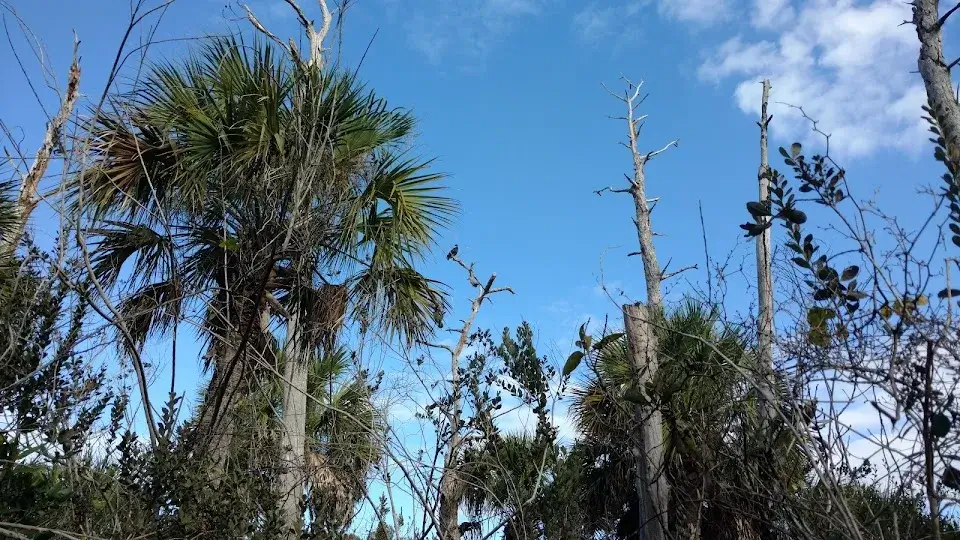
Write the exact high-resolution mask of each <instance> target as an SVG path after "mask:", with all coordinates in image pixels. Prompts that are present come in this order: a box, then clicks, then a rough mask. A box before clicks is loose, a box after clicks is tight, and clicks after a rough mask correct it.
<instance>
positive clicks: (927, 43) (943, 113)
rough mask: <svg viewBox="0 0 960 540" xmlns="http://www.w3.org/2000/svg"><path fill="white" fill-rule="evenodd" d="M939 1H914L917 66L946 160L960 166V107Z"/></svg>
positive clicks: (944, 18)
mask: <svg viewBox="0 0 960 540" xmlns="http://www.w3.org/2000/svg"><path fill="white" fill-rule="evenodd" d="M939 9H940V2H939V0H914V2H913V24H914V26H915V27H916V29H917V37H918V38H919V39H920V54H919V57H918V59H917V67H918V68H919V71H920V76H921V77H922V78H923V85H924V88H925V89H926V91H927V101H928V102H929V105H930V108H931V109H932V111H933V116H934V118H935V119H936V121H937V123H938V124H939V125H940V130H941V132H942V133H941V134H942V135H943V138H944V141H945V143H946V145H945V146H946V149H947V157H948V158H949V159H950V161H952V162H953V163H954V165H960V104H958V103H957V97H956V95H955V94H954V89H953V83H952V81H951V80H950V68H949V67H948V64H947V61H946V58H945V57H944V55H943V34H942V29H943V24H944V23H945V22H946V18H947V17H948V16H949V15H944V16H943V18H941V16H940V11H939Z"/></svg>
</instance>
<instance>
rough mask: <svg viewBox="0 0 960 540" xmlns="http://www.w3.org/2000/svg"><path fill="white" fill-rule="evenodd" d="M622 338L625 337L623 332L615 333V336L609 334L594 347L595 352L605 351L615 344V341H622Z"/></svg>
mask: <svg viewBox="0 0 960 540" xmlns="http://www.w3.org/2000/svg"><path fill="white" fill-rule="evenodd" d="M621 337H623V332H615V333H613V334H607V335H605V336H603V338H602V339H601V340H600V341H598V342H597V343H596V344H595V345H594V346H593V348H594V350H597V351H600V350H603V348H604V347H606V346H607V345H609V344H611V343H613V342H614V341H617V340H618V339H620V338H621Z"/></svg>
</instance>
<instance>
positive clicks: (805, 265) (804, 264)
mask: <svg viewBox="0 0 960 540" xmlns="http://www.w3.org/2000/svg"><path fill="white" fill-rule="evenodd" d="M790 260H792V261H793V264H795V265H797V266H799V267H800V268H810V263H808V262H807V260H806V259H804V258H803V257H794V258H793V259H790Z"/></svg>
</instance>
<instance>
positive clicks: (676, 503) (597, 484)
mask: <svg viewBox="0 0 960 540" xmlns="http://www.w3.org/2000/svg"><path fill="white" fill-rule="evenodd" d="M656 331H657V333H658V338H659V354H660V359H661V363H660V371H659V373H658V376H657V377H656V379H655V380H654V381H653V384H652V386H651V387H650V388H646V389H643V392H644V394H645V395H646V396H647V397H648V398H651V397H652V398H653V399H656V400H658V402H659V403H660V404H661V410H662V411H663V415H664V440H665V443H666V445H667V447H668V448H670V451H669V452H668V462H667V467H668V471H667V474H669V475H670V478H671V485H672V486H673V487H674V490H673V500H672V501H671V506H672V507H673V513H674V514H679V515H678V516H677V518H678V519H679V520H680V521H681V522H685V523H686V522H688V521H689V519H690V517H689V516H685V515H684V513H685V512H686V511H687V510H690V509H691V508H693V509H696V508H698V507H699V506H700V504H701V502H702V500H703V499H704V498H708V497H709V495H708V494H705V493H699V492H700V491H701V486H702V482H703V481H704V480H705V479H707V478H708V477H709V476H710V475H712V474H722V473H718V472H717V471H716V470H715V469H714V470H712V471H711V470H708V469H709V467H711V466H713V467H715V466H716V464H717V463H719V462H721V461H723V458H721V457H720V456H717V455H714V454H713V453H714V452H717V451H718V450H720V449H724V448H728V445H729V443H730V439H729V438H728V437H729V435H730V433H731V431H732V430H735V429H736V426H735V424H736V422H738V419H742V418H743V417H744V415H746V414H748V411H749V409H750V408H751V407H752V405H751V400H752V399H753V397H752V395H751V392H750V391H749V388H747V387H746V384H745V379H744V378H743V377H742V376H741V373H742V372H743V370H751V369H752V368H753V365H752V363H753V360H752V358H751V356H750V355H748V354H746V352H747V351H746V345H745V342H744V340H743V339H742V337H741V336H740V335H739V333H738V332H736V331H735V330H733V329H731V328H729V327H726V326H720V325H719V324H718V321H717V317H716V314H715V313H713V312H711V310H710V309H708V308H707V307H705V306H703V305H702V304H699V303H696V302H693V301H688V302H687V303H685V304H684V305H683V306H682V307H681V308H679V309H678V310H676V311H674V312H672V313H669V314H668V315H667V316H666V317H664V318H663V320H662V321H661V323H660V324H658V325H657V328H656ZM590 367H591V370H592V372H591V374H590V375H589V376H588V378H587V381H586V384H585V385H584V386H582V387H581V388H579V389H577V390H576V391H575V395H574V401H573V403H572V405H571V411H572V413H573V416H574V419H575V422H576V425H577V429H578V431H579V435H580V445H581V448H580V451H581V452H582V453H583V456H584V465H585V467H584V469H585V472H584V474H585V480H584V483H585V489H586V493H585V494H584V496H585V498H586V500H587V501H588V502H587V504H586V507H588V508H591V509H595V511H596V515H595V516H590V518H591V519H594V520H596V522H597V523H599V524H601V526H605V527H607V528H610V529H613V528H615V529H616V532H617V535H618V536H620V537H629V536H634V535H635V534H636V531H637V527H638V523H637V522H636V519H637V507H636V501H635V500H634V499H635V491H634V489H633V487H632V486H633V474H634V473H633V470H634V457H633V455H632V453H631V440H630V436H631V435H630V434H631V433H632V432H633V427H634V425H635V423H636V418H635V416H634V410H633V407H634V404H633V403H632V402H631V401H630V400H629V399H628V397H631V396H629V395H628V394H627V392H628V391H630V392H632V391H633V390H631V388H632V387H633V381H634V377H633V370H632V367H631V364H630V361H629V356H628V351H627V345H626V340H625V339H624V338H622V337H621V338H620V339H618V340H615V341H613V342H611V343H609V344H608V345H607V346H606V347H605V348H604V349H603V350H601V351H600V352H599V354H598V356H597V358H596V359H595V361H593V362H592V363H591V366H590ZM736 453H737V451H736V450H735V449H734V450H731V455H732V454H736ZM711 502H712V503H713V505H712V506H717V503H718V502H719V501H718V500H717V499H713V500H712V501H711ZM624 509H627V510H626V512H625V511H624ZM603 524H605V525H603Z"/></svg>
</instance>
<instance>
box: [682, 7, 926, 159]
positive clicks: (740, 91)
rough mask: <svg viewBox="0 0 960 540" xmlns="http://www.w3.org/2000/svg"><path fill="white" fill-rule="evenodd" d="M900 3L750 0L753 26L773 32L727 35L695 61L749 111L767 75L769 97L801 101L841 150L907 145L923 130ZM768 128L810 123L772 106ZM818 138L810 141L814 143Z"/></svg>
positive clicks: (912, 38)
mask: <svg viewBox="0 0 960 540" xmlns="http://www.w3.org/2000/svg"><path fill="white" fill-rule="evenodd" d="M909 18H910V7H909V6H908V5H906V4H904V3H903V2H900V1H899V0H873V1H871V2H868V3H860V4H854V3H852V2H850V1H848V0H813V1H807V2H802V3H797V4H791V3H790V2H789V1H787V0H757V1H756V3H755V4H754V5H753V8H752V13H751V17H750V21H751V25H752V27H753V29H754V30H774V33H775V36H774V37H773V38H771V39H766V40H748V39H745V38H743V37H733V38H731V39H729V40H727V41H726V42H725V43H723V44H722V45H721V46H720V47H718V48H717V49H716V50H715V51H714V52H713V53H712V54H710V55H709V57H708V58H707V60H706V61H705V62H704V63H703V64H702V65H701V67H700V70H699V75H700V77H701V78H702V79H704V80H707V81H715V82H716V81H723V80H729V79H734V80H737V81H739V83H738V85H737V87H736V90H735V91H734V100H735V102H736V104H737V106H738V107H739V108H740V109H741V110H743V111H744V112H746V113H751V114H758V110H759V104H760V90H761V87H760V84H759V82H760V80H761V79H763V78H769V79H771V82H772V84H773V91H772V97H771V100H772V101H776V102H785V103H789V104H792V105H798V106H802V107H803V108H804V110H805V111H806V112H807V114H808V115H809V116H810V117H812V118H815V119H817V120H818V121H820V127H821V128H822V129H823V130H824V131H826V132H828V133H831V134H832V137H831V139H830V143H831V149H832V150H836V151H837V152H838V153H840V154H841V155H842V156H843V157H851V158H852V157H858V156H865V155H868V154H871V153H873V152H875V151H878V150H885V149H899V150H906V151H916V150H918V149H919V148H921V145H922V144H923V141H925V140H926V138H925V137H924V136H923V133H924V131H925V127H924V125H923V124H922V121H921V120H920V106H921V105H922V104H923V103H924V102H925V98H924V92H923V88H922V86H921V84H920V82H919V80H918V77H916V76H914V75H911V73H910V71H911V70H913V69H915V68H916V47H917V45H916V35H915V34H914V33H913V30H912V28H910V27H909V26H900V23H901V22H902V21H904V20H905V19H909ZM772 107H773V111H772V112H773V115H774V121H773V123H772V125H771V130H772V131H773V135H774V136H777V137H780V138H784V139H790V140H801V139H806V140H809V135H810V124H809V122H808V121H807V120H805V119H803V118H802V115H801V114H800V113H799V111H797V110H796V109H792V108H790V107H786V106H783V105H777V104H773V105H772ZM818 142H819V141H818Z"/></svg>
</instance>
